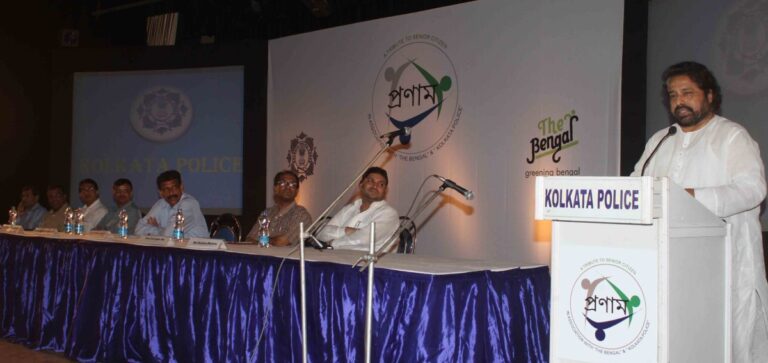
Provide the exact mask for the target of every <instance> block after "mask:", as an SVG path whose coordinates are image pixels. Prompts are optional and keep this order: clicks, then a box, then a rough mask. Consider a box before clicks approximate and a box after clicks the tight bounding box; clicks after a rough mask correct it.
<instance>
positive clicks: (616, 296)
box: [567, 258, 649, 355]
mask: <svg viewBox="0 0 768 363" xmlns="http://www.w3.org/2000/svg"><path fill="white" fill-rule="evenodd" d="M599 260H600V261H595V264H594V265H592V266H590V267H588V268H586V269H585V270H584V271H583V272H582V273H581V274H580V275H579V276H578V278H577V279H576V280H575V282H574V284H573V287H572V289H571V295H570V306H569V308H570V309H569V310H568V311H567V314H568V321H569V324H570V326H571V329H572V330H573V332H574V333H575V334H576V335H577V336H578V337H579V340H580V341H582V342H583V343H584V344H586V345H587V346H589V347H590V348H592V349H594V350H596V351H598V352H600V353H603V354H607V355H616V354H623V353H626V352H627V351H629V350H632V349H634V348H635V347H636V346H637V345H638V344H639V343H640V342H641V341H642V340H643V338H644V337H645V335H646V333H647V332H648V328H649V322H648V317H647V310H648V309H647V308H646V299H645V295H644V294H643V289H642V287H641V286H640V284H639V283H638V281H637V279H636V278H635V275H634V271H635V270H634V269H633V268H632V267H631V266H629V265H627V264H626V263H623V262H621V261H618V260H615V259H608V258H603V259H599Z"/></svg>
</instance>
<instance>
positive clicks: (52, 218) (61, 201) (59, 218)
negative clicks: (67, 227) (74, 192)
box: [38, 185, 69, 231]
mask: <svg viewBox="0 0 768 363" xmlns="http://www.w3.org/2000/svg"><path fill="white" fill-rule="evenodd" d="M46 196H47V197H48V206H49V207H51V209H50V210H49V211H48V212H46V213H45V216H43V221H42V222H40V225H39V226H38V227H39V228H55V229H57V230H59V231H64V219H65V217H66V216H65V215H64V211H66V210H67V208H69V203H67V194H66V193H64V188H63V187H62V186H61V185H51V186H49V187H48V190H47V191H46Z"/></svg>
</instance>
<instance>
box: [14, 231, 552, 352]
mask: <svg viewBox="0 0 768 363" xmlns="http://www.w3.org/2000/svg"><path fill="white" fill-rule="evenodd" d="M280 261H281V259H279V258H276V257H271V256H256V255H247V254H237V253H227V252H218V251H195V250H185V249H178V248H158V247H146V246H136V245H127V244H117V243H104V242H90V241H84V240H57V239H49V238H37V237H25V236H14V235H7V234H0V309H1V310H2V317H1V319H2V320H1V321H0V335H2V336H3V337H4V338H5V339H8V340H11V341H15V342H19V343H22V344H25V345H28V346H31V347H33V348H35V349H45V350H53V351H57V352H64V353H66V355H67V356H69V357H71V358H72V359H75V360H78V361H82V362H300V361H301V312H300V305H299V304H300V296H299V291H300V290H299V264H298V261H296V260H286V261H285V264H284V265H283V266H282V268H281V271H280V274H279V276H277V270H278V267H279V266H280ZM306 269H307V313H308V318H307V333H308V351H309V361H311V362H360V361H363V360H364V358H365V357H364V354H365V352H364V332H365V313H364V311H365V293H366V284H367V273H365V272H360V271H359V270H358V269H355V268H350V266H349V265H343V264H337V263H330V262H308V263H307V265H306ZM276 276H277V277H276ZM375 276H376V277H375V286H374V300H373V302H374V307H373V320H374V325H373V337H372V342H373V354H372V361H375V362H546V361H547V360H548V354H549V300H550V291H549V271H548V269H547V267H538V268H530V269H511V270H506V271H501V272H492V271H478V272H469V273H460V274H448V275H431V274H426V273H411V272H401V271H396V270H389V269H384V268H377V269H376V275H375ZM276 278H277V284H276V285H274V284H275V279H276ZM273 286H276V288H275V290H274V298H273V296H272V295H273V290H272V288H273ZM262 331H263V334H260V333H262Z"/></svg>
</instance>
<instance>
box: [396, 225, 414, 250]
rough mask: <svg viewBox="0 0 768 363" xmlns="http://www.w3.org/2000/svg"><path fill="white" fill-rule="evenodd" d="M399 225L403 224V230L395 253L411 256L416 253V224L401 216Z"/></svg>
mask: <svg viewBox="0 0 768 363" xmlns="http://www.w3.org/2000/svg"><path fill="white" fill-rule="evenodd" d="M400 224H401V225H403V224H404V225H405V228H403V230H402V231H401V232H400V238H399V240H398V242H397V253H405V254H412V253H414V252H415V251H416V223H414V222H413V221H412V220H411V219H410V218H408V217H406V216H401V217H400Z"/></svg>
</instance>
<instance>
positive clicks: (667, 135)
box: [640, 126, 677, 176]
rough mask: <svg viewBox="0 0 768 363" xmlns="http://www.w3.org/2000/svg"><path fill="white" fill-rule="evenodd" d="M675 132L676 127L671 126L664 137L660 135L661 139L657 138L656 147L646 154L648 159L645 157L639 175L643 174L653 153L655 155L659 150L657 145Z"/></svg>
mask: <svg viewBox="0 0 768 363" xmlns="http://www.w3.org/2000/svg"><path fill="white" fill-rule="evenodd" d="M676 133H677V127H675V126H671V127H670V128H669V130H668V131H667V134H666V135H664V137H662V138H661V140H659V143H658V144H656V147H655V148H653V151H652V152H651V155H648V159H645V163H643V169H642V170H641V171H640V176H643V175H645V168H647V167H648V162H649V161H651V159H652V158H653V155H656V152H657V151H659V147H660V146H661V144H663V143H664V140H666V139H667V138H668V137H670V136H672V135H674V134H676Z"/></svg>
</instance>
